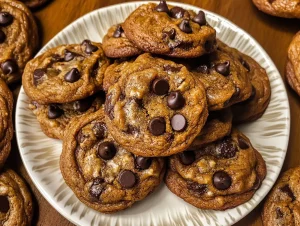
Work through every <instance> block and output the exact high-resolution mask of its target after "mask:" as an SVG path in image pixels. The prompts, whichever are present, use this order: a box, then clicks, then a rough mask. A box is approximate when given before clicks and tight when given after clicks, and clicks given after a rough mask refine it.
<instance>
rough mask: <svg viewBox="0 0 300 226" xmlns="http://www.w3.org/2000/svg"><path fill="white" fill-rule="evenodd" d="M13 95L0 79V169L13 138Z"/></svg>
mask: <svg viewBox="0 0 300 226" xmlns="http://www.w3.org/2000/svg"><path fill="white" fill-rule="evenodd" d="M12 111H13V95H12V93H11V92H10V90H9V89H8V87H7V85H6V83H5V82H4V81H3V80H2V79H0V169H1V168H2V166H3V165H4V163H5V161H6V159H7V157H8V155H9V153H10V149H11V139H12V137H13V122H12Z"/></svg>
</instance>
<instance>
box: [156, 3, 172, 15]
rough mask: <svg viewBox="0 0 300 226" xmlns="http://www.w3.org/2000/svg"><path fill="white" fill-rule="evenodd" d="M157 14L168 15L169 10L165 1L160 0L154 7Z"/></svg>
mask: <svg viewBox="0 0 300 226" xmlns="http://www.w3.org/2000/svg"><path fill="white" fill-rule="evenodd" d="M155 10H156V11H157V12H165V13H169V8H168V5H167V3H166V1H165V0H160V2H159V4H158V5H157V6H156V7H155Z"/></svg>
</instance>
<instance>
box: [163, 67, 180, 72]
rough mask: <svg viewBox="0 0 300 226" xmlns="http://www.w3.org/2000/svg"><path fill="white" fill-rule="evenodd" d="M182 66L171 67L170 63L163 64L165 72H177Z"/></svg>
mask: <svg viewBox="0 0 300 226" xmlns="http://www.w3.org/2000/svg"><path fill="white" fill-rule="evenodd" d="M181 68H182V67H173V66H171V65H164V70H165V71H167V72H175V73H176V72H179V71H180V70H181Z"/></svg>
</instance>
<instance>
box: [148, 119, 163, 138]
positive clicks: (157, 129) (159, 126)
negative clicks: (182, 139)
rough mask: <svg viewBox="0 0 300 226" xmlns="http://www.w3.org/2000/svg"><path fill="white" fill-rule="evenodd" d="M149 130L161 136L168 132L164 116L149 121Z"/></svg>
mask: <svg viewBox="0 0 300 226" xmlns="http://www.w3.org/2000/svg"><path fill="white" fill-rule="evenodd" d="M149 130H150V132H151V133H152V134H153V135H154V136H160V135H162V134H164V133H165V132H166V121H165V119H164V118H163V117H155V118H153V119H151V121H150V123H149Z"/></svg>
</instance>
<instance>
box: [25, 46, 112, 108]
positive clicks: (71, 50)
mask: <svg viewBox="0 0 300 226" xmlns="http://www.w3.org/2000/svg"><path fill="white" fill-rule="evenodd" d="M108 65H109V60H108V59H107V57H106V56H105V55H104V52H103V50H102V45H101V44H100V43H95V42H91V41H89V40H85V41H83V42H82V43H81V44H72V45H61V46H58V47H55V48H52V49H49V50H47V51H46V52H45V53H44V54H42V55H40V56H38V57H36V58H35V59H33V60H31V61H30V62H29V63H28V64H27V65H26V68H25V71H24V74H23V79H22V80H23V87H24V90H25V92H26V94H27V95H28V97H29V98H30V99H31V100H34V101H36V102H38V103H39V104H51V103H66V102H73V101H76V100H80V99H84V98H86V97H88V96H91V95H93V94H94V93H96V92H97V91H99V90H101V89H102V82H103V77H104V72H105V70H106V68H107V66H108Z"/></svg>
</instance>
